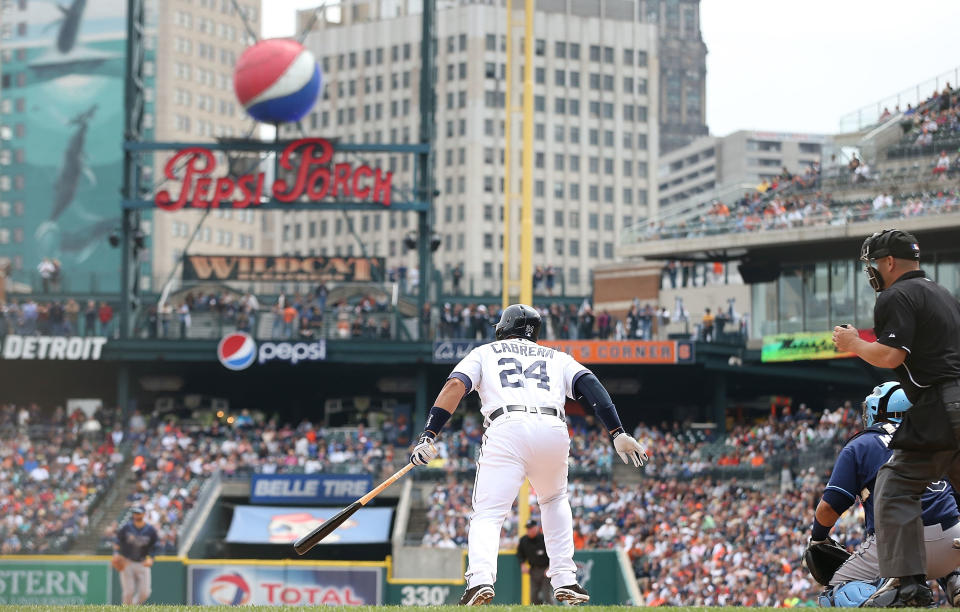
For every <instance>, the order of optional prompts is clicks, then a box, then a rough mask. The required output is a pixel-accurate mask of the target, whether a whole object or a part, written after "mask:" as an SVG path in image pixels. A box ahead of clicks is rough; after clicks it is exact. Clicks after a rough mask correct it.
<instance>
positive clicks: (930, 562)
mask: <svg viewBox="0 0 960 612" xmlns="http://www.w3.org/2000/svg"><path fill="white" fill-rule="evenodd" d="M958 537H960V523H957V524H954V525H953V526H951V527H949V528H948V529H944V528H943V525H927V526H926V527H924V528H923V544H924V548H925V550H926V557H927V578H929V579H931V580H932V579H935V578H942V577H943V576H946V575H947V574H949V573H950V572H952V571H953V570H955V569H957V567H960V550H957V549H956V548H954V547H953V539H954V538H958ZM879 579H880V559H879V557H878V556H877V536H876V534H870V535H869V536H867V538H866V539H865V540H864V541H863V543H862V544H861V545H860V546H859V547H858V548H857V550H856V552H854V553H853V555H851V556H850V558H849V559H848V560H847V562H846V563H844V564H843V565H841V566H840V569H838V570H837V573H835V574H834V575H833V579H832V580H830V586H835V585H838V584H843V583H844V582H849V581H851V580H863V581H864V582H873V581H874V580H879Z"/></svg>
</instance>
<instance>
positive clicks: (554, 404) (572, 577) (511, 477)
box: [410, 304, 647, 605]
mask: <svg viewBox="0 0 960 612" xmlns="http://www.w3.org/2000/svg"><path fill="white" fill-rule="evenodd" d="M540 326H541V321H540V315H539V314H538V313H537V311H536V310H534V309H533V308H531V307H530V306H527V305H524V304H514V305H512V306H509V307H507V308H506V309H505V310H504V311H503V314H502V315H501V317H500V322H499V323H497V326H496V341H494V342H491V343H489V344H485V345H483V346H479V347H477V348H475V349H473V350H472V351H471V352H470V353H469V354H468V355H467V356H466V357H465V358H464V359H463V361H461V362H460V363H459V364H457V366H456V367H455V368H454V369H453V372H452V373H451V374H450V377H449V378H448V379H447V382H446V384H445V385H444V387H443V390H442V391H441V392H440V395H439V396H437V400H436V403H435V405H434V407H433V408H431V409H430V414H429V416H428V417H427V422H426V425H425V427H424V431H423V433H422V434H421V435H420V439H419V442H418V443H417V445H416V447H415V448H414V449H413V453H412V455H411V457H410V461H411V462H412V463H414V464H415V465H426V464H427V463H429V462H430V461H431V460H433V459H434V458H435V457H436V456H437V449H436V446H434V444H433V443H434V440H435V439H436V437H437V434H438V433H439V432H440V430H441V429H443V426H444V425H445V424H446V422H447V420H448V419H449V418H450V415H451V414H452V413H453V412H454V410H456V408H457V405H458V404H459V403H460V400H461V399H462V398H463V396H464V395H466V394H467V393H469V392H471V391H476V392H477V393H478V394H479V395H480V401H481V409H480V410H481V413H482V414H483V417H484V425H485V426H486V431H485V433H484V436H483V443H482V445H481V447H480V458H479V459H478V462H477V475H476V481H475V483H474V486H473V514H472V515H471V517H470V533H469V542H468V548H469V550H468V554H469V567H468V568H467V573H466V579H467V589H466V591H465V592H464V594H463V597H462V598H461V600H460V603H461V604H464V605H482V604H486V603H488V602H490V601H491V600H492V599H493V597H494V589H493V585H494V583H495V582H496V578H497V553H498V548H499V544H500V530H501V529H502V527H503V521H504V519H505V518H506V516H507V513H508V512H509V511H510V508H511V506H512V505H513V501H514V500H515V499H516V497H517V493H518V491H519V489H520V486H521V485H522V484H523V481H524V479H526V478H529V479H530V482H531V483H532V484H533V487H534V489H535V490H536V492H537V499H538V502H539V504H540V519H541V522H542V524H543V535H544V541H545V544H546V548H547V556H548V557H549V558H550V568H549V570H547V577H548V578H549V579H550V583H551V585H552V586H553V589H554V597H555V598H556V599H557V600H558V601H561V602H567V603H570V604H580V603H584V602H587V601H589V600H590V596H589V595H588V594H587V592H586V590H585V589H584V588H583V587H582V586H580V585H579V584H577V579H576V571H577V568H576V565H574V562H573V516H572V514H571V511H570V502H569V500H568V499H567V455H568V453H569V450H570V437H569V434H568V433H567V425H566V421H565V416H564V412H563V407H564V404H565V403H566V398H567V397H570V398H573V399H576V400H577V401H579V402H580V403H582V404H583V405H584V406H586V405H588V404H589V406H590V408H591V409H593V410H594V411H595V412H596V415H597V417H598V418H599V419H600V421H601V422H602V423H603V424H604V426H605V427H606V429H607V431H608V432H609V433H610V436H611V437H612V439H613V445H614V447H615V448H616V450H617V452H618V453H619V454H620V457H621V459H623V462H624V463H627V462H628V461H629V460H632V461H633V464H634V465H635V466H637V467H640V466H642V465H643V464H644V463H645V462H646V461H647V455H646V451H645V450H644V448H643V447H642V446H641V445H640V444H639V443H638V442H637V441H636V440H634V439H633V438H632V437H630V436H629V435H627V434H626V433H625V432H624V430H623V427H622V425H621V424H620V417H619V416H618V414H617V409H616V407H615V406H614V404H613V401H612V400H611V399H610V395H609V394H608V393H607V391H606V389H604V387H603V385H601V384H600V381H599V380H597V377H596V376H594V375H593V373H591V372H590V370H588V369H587V368H585V367H583V366H582V365H580V364H579V363H577V361H576V360H575V359H574V358H573V357H571V356H570V355H567V354H566V353H562V352H559V351H555V350H554V349H551V348H548V347H544V346H540V345H538V344H537V339H538V337H539V335H540Z"/></svg>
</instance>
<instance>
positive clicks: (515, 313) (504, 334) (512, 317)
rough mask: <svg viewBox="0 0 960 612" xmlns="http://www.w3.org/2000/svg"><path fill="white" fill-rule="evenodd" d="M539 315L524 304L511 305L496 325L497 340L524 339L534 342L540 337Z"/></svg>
mask: <svg viewBox="0 0 960 612" xmlns="http://www.w3.org/2000/svg"><path fill="white" fill-rule="evenodd" d="M541 323H542V322H541V320H540V313H538V312H537V311H536V310H534V309H533V308H531V307H530V306H527V305H526V304H511V305H510V306H507V307H506V308H505V309H504V311H503V314H502V315H500V322H499V323H497V328H496V329H497V332H496V335H497V340H506V339H507V338H526V339H527V340H530V341H531V342H536V341H537V338H539V337H540V325H541Z"/></svg>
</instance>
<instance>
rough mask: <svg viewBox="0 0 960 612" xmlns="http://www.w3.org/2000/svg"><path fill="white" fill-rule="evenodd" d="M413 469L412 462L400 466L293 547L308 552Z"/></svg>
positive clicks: (298, 552) (299, 551) (302, 552)
mask: <svg viewBox="0 0 960 612" xmlns="http://www.w3.org/2000/svg"><path fill="white" fill-rule="evenodd" d="M412 469H413V464H412V463H408V464H407V465H405V466H403V467H402V468H400V469H399V470H398V471H397V473H396V474H394V475H393V476H391V477H390V478H387V479H386V480H384V481H383V482H381V483H380V484H379V485H377V488H375V489H374V490H372V491H370V492H369V493H367V494H366V495H364V496H363V497H361V498H360V499H358V500H357V501H355V502H353V503H352V504H350V505H349V506H347V507H346V508H344V509H343V510H341V511H340V512H338V513H337V514H336V515H335V516H333V517H332V518H330V519H329V520H326V521H324V522H323V523H321V524H320V526H319V527H317V528H316V529H314V530H313V531H311V532H310V533H308V534H307V535H305V536H303V537H301V538H300V539H299V540H297V541H296V542H295V543H294V544H293V549H294V550H295V551H297V554H298V555H305V554H307V552H308V551H309V550H310V549H311V548H313V547H314V546H316V545H317V544H319V543H320V542H321V540H323V539H324V538H325V537H327V536H328V535H330V534H331V533H333V532H334V530H336V528H337V527H339V526H340V525H342V524H343V523H344V521H346V520H347V519H348V518H350V517H351V516H353V515H354V514H355V513H356V512H357V510H359V509H360V508H362V507H364V506H366V505H367V504H368V503H370V500H372V499H373V498H374V497H376V496H377V495H380V494H381V493H383V492H384V490H385V489H386V488H387V487H389V486H390V485H392V484H393V483H395V482H397V481H398V480H400V478H402V477H403V475H404V474H406V473H407V472H409V471H410V470H412Z"/></svg>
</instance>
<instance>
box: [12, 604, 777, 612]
mask: <svg viewBox="0 0 960 612" xmlns="http://www.w3.org/2000/svg"><path fill="white" fill-rule="evenodd" d="M571 608H573V606H497V605H491V606H486V607H485V609H487V610H490V612H519V611H520V610H531V609H532V610H537V611H538V612H560V611H562V610H570V609H571ZM123 609H130V610H143V611H146V612H151V611H153V612H215V611H218V610H223V611H226V610H243V611H244V612H247V611H249V610H262V611H263V612H278V611H283V612H295V611H296V612H301V611H302V610H305V609H308V608H305V607H297V606H239V607H232V606H0V612H116V611H117V610H123ZM313 609H323V610H333V609H335V607H334V606H329V607H326V606H316V607H314V608H313ZM342 609H344V610H351V611H357V612H386V611H388V610H396V611H399V610H413V609H415V608H409V607H403V606H356V607H352V606H350V607H343V608H342ZM429 609H430V610H436V611H437V612H462V611H463V610H464V608H463V607H461V606H430V608H429ZM576 609H577V610H580V611H583V612H621V611H623V612H626V611H627V610H636V609H637V608H633V607H630V606H579V607H577V608H576ZM743 609H744V608H732V607H727V608H657V610H663V611H666V612H687V611H691V612H692V611H694V610H698V611H703V610H709V611H710V612H713V611H716V612H733V611H736V612H741V611H742V610H743ZM750 610H751V612H756V611H759V610H779V611H780V612H782V610H783V609H782V608H751V609H750Z"/></svg>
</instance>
